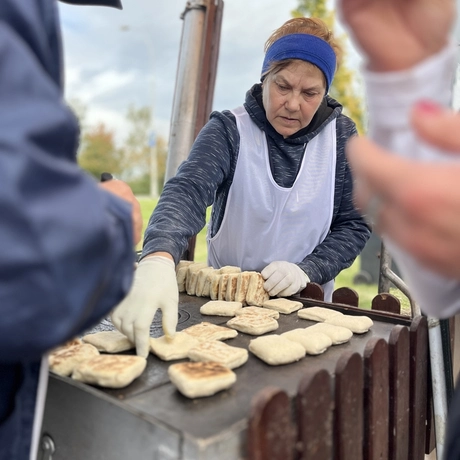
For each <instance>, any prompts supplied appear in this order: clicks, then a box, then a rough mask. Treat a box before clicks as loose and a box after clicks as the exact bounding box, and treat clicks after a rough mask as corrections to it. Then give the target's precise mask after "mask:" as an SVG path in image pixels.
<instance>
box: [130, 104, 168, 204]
mask: <svg viewBox="0 0 460 460" xmlns="http://www.w3.org/2000/svg"><path fill="white" fill-rule="evenodd" d="M126 119H127V121H128V123H129V125H130V131H129V134H128V137H127V139H126V141H125V143H124V146H123V178H124V179H125V180H126V181H127V182H128V183H129V185H130V186H131V187H132V189H133V191H134V193H136V194H150V180H151V162H152V159H153V158H155V157H156V162H157V164H156V172H157V182H158V184H159V188H160V190H156V191H154V193H153V194H154V195H157V194H159V193H161V189H162V188H163V182H164V176H165V170H166V155H167V148H166V141H165V140H164V139H163V138H162V137H160V136H155V146H152V145H150V144H151V137H152V135H154V133H153V128H152V113H151V110H150V108H149V107H141V108H136V107H134V106H130V107H129V108H128V112H127V114H126ZM153 148H155V153H156V155H155V156H154V155H152V149H153ZM155 192H156V193H155Z"/></svg>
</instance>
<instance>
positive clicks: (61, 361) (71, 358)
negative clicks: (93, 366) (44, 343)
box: [48, 343, 99, 376]
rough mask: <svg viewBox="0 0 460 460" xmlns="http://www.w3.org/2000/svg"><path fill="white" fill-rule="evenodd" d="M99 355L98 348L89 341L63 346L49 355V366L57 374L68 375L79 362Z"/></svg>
mask: <svg viewBox="0 0 460 460" xmlns="http://www.w3.org/2000/svg"><path fill="white" fill-rule="evenodd" d="M98 355H99V351H98V350H97V348H96V347H95V346H93V345H90V344H89V343H82V344H81V345H73V346H70V347H61V348H60V349H58V350H56V351H55V352H52V353H50V355H49V356H48V363H49V368H50V371H51V372H53V373H55V374H58V375H64V376H67V375H70V374H72V372H73V370H74V369H75V367H76V366H77V365H78V364H80V363H81V362H83V361H87V360H88V359H90V358H94V357H95V356H98Z"/></svg>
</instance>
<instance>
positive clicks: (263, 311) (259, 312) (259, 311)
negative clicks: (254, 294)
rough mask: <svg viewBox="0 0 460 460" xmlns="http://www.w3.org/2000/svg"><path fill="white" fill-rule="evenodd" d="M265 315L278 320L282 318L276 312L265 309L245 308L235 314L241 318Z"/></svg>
mask: <svg viewBox="0 0 460 460" xmlns="http://www.w3.org/2000/svg"><path fill="white" fill-rule="evenodd" d="M248 313H249V314H251V315H265V316H270V318H274V319H278V318H279V317H280V314H279V312H278V311H276V310H270V309H269V308H263V307H244V308H242V309H241V310H237V311H236V312H235V316H240V315H247V314H248Z"/></svg>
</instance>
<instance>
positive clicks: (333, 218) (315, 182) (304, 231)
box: [113, 18, 370, 353]
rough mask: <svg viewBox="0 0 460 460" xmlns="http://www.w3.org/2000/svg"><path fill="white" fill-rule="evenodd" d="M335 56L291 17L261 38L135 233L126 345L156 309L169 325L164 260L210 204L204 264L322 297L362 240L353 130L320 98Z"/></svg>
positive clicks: (272, 289) (176, 253) (311, 22)
mask: <svg viewBox="0 0 460 460" xmlns="http://www.w3.org/2000/svg"><path fill="white" fill-rule="evenodd" d="M339 57H340V48H339V46H338V45H337V43H336V42H335V40H334V37H333V35H332V33H331V32H330V31H329V30H328V28H327V27H326V25H325V24H324V23H323V22H322V21H321V20H319V19H314V18H296V19H291V20H289V21H287V22H286V23H285V24H284V25H283V26H282V27H280V28H279V29H278V30H276V31H275V32H274V33H273V34H272V35H271V37H270V38H269V39H268V41H267V43H266V55H265V59H264V63H263V67H262V75H261V83H258V84H256V85H254V86H253V87H252V88H251V89H250V90H249V91H248V93H247V95H246V100H245V103H244V105H243V106H242V107H239V108H237V109H235V110H232V111H223V112H213V113H212V114H211V118H210V121H209V122H208V123H207V124H206V126H205V127H204V128H203V129H202V131H201V132H200V134H199V135H198V137H197V139H196V141H195V143H194V144H193V147H192V150H191V152H190V155H189V157H188V159H187V160H186V161H185V162H184V163H183V164H182V165H181V166H180V168H179V169H178V172H177V175H176V176H175V177H173V178H172V179H170V180H169V181H168V183H167V184H166V185H165V188H164V191H163V193H162V195H161V199H160V201H159V203H158V206H157V207H156V209H155V211H154V213H153V214H152V217H151V219H150V222H149V225H148V228H147V230H146V233H145V239H144V248H143V255H142V256H143V259H142V261H141V262H140V264H139V268H138V273H137V274H136V282H135V288H133V295H132V296H129V297H130V298H129V299H128V300H127V301H126V302H123V304H121V305H120V307H119V308H118V309H117V311H115V313H114V315H113V321H114V324H115V325H116V327H118V328H119V329H120V330H122V331H123V332H125V331H128V333H131V337H130V338H131V339H133V340H134V339H138V338H139V337H140V334H142V336H143V338H142V339H140V341H141V342H142V343H143V344H144V345H142V346H141V348H142V349H143V350H146V340H147V339H148V335H147V334H148V330H149V326H150V323H151V321H152V319H153V315H154V313H155V311H156V309H157V308H158V307H159V308H162V310H163V316H165V312H166V315H168V318H167V319H166V323H165V322H164V326H166V327H164V329H165V333H166V334H168V333H169V334H170V333H171V332H174V330H175V323H173V321H174V318H176V319H175V321H176V322H177V315H176V313H170V312H172V311H173V310H174V307H173V304H174V305H175V306H176V307H175V308H176V310H175V311H176V312H177V287H174V288H173V282H172V279H173V275H174V262H175V263H177V262H178V261H179V259H180V257H181V255H182V254H183V252H184V250H185V248H186V247H187V242H188V239H189V238H190V237H191V236H193V235H195V234H196V233H198V232H199V231H200V230H201V229H202V228H203V226H204V225H205V218H206V208H207V207H208V206H210V205H211V204H212V205H213V209H212V215H211V221H210V224H209V229H208V259H209V260H208V261H209V264H210V265H212V266H213V267H215V268H218V267H221V266H224V265H236V266H239V267H241V268H242V269H243V270H256V271H260V272H261V273H262V276H263V277H264V279H265V280H266V281H265V285H264V287H265V289H266V290H267V291H268V292H269V294H270V295H271V296H290V295H293V294H296V293H298V292H300V291H301V290H302V289H303V288H304V287H305V286H306V284H307V283H308V282H309V281H313V282H316V283H319V284H321V285H323V287H324V289H325V295H326V300H330V299H331V295H332V290H333V280H334V278H335V276H336V275H337V274H338V273H339V272H340V271H341V270H343V269H344V268H347V267H349V266H350V265H351V264H352V262H353V261H354V260H355V258H356V256H357V255H358V254H359V253H360V251H361V250H362V248H363V247H364V245H365V243H366V241H367V239H368V237H369V235H370V230H369V228H368V227H367V225H366V224H365V222H364V221H363V219H362V218H361V217H360V215H359V214H358V213H357V212H356V210H355V209H354V206H353V203H352V181H351V175H350V171H349V167H348V164H347V161H346V158H345V152H344V146H345V142H346V141H347V139H349V138H350V137H351V136H354V135H355V134H356V127H355V124H354V123H353V121H352V120H350V119H349V118H348V117H346V116H345V115H343V114H342V106H341V105H340V104H339V103H338V102H337V101H335V100H333V99H332V98H330V97H329V96H327V92H328V90H329V88H330V85H331V83H332V80H333V77H334V73H335V70H336V67H337V61H338V58H339ZM143 266H144V267H145V268H142V267H143ZM139 269H140V270H139ZM139 271H140V272H141V273H139ZM158 276H162V278H163V280H164V279H165V278H167V279H168V281H167V284H168V286H170V287H168V288H167V290H165V289H163V288H160V287H159V286H156V287H155V289H153V288H152V285H151V282H149V281H148V280H154V279H157V278H158ZM137 278H141V279H142V280H143V281H139V282H138V281H137ZM174 281H175V280H174ZM136 285H137V286H138V287H136ZM172 289H175V292H174V294H173V293H172ZM153 290H154V291H155V292H152V291H153ZM165 298H167V299H169V300H164V299H165ZM142 305H143V306H142ZM146 305H154V306H153V307H150V306H148V307H147V306H146ZM140 309H142V310H143V313H142V314H141V316H142V319H139V314H140V313H139V311H140ZM141 323H142V324H141ZM168 323H169V325H168ZM134 328H137V330H141V329H142V332H141V333H136V334H135V333H134V332H132V331H133V329H134ZM125 333H126V332H125ZM170 335H171V334H170ZM138 345H139V343H138ZM138 352H139V346H138ZM144 353H146V352H145V351H144Z"/></svg>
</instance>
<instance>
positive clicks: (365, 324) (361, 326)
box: [325, 315, 374, 334]
mask: <svg viewBox="0 0 460 460" xmlns="http://www.w3.org/2000/svg"><path fill="white" fill-rule="evenodd" d="M325 322H326V323H328V324H333V325H334V326H342V327H346V328H347V329H350V331H351V332H353V333H355V334H364V333H365V332H367V331H368V330H369V329H370V328H371V327H372V325H373V324H374V322H373V321H372V320H371V319H370V318H369V317H368V316H352V315H341V316H333V317H332V318H329V319H327V320H326V321H325Z"/></svg>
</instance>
